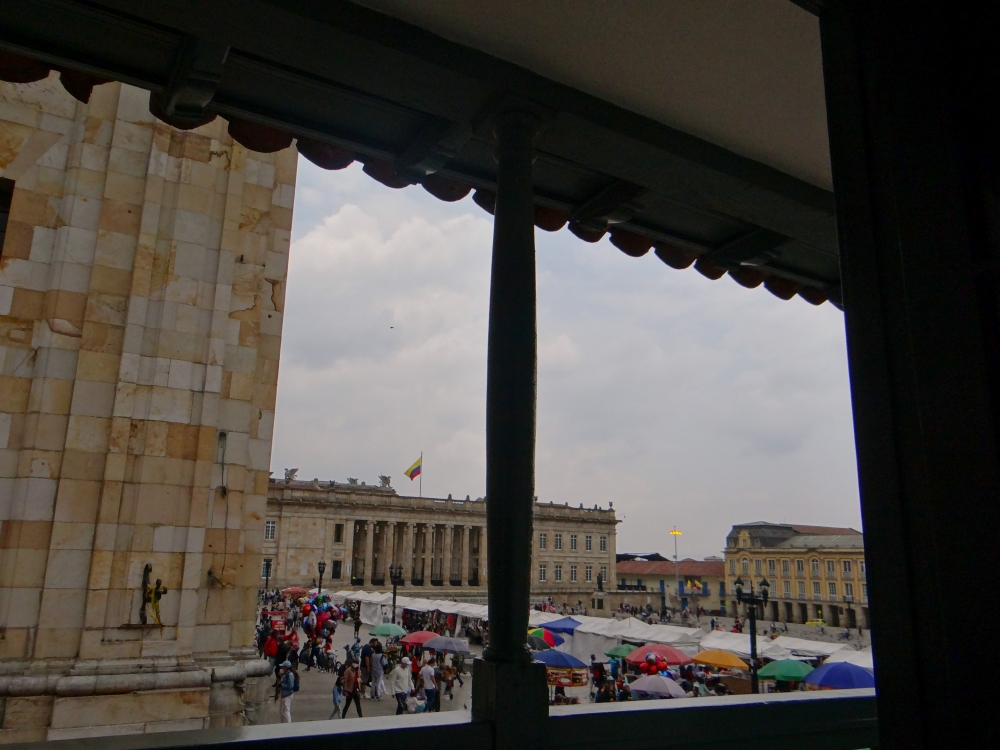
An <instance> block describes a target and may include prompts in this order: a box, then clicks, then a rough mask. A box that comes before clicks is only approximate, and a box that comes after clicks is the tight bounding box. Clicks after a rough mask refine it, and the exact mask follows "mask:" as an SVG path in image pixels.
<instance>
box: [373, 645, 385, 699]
mask: <svg viewBox="0 0 1000 750" xmlns="http://www.w3.org/2000/svg"><path fill="white" fill-rule="evenodd" d="M372 651H373V652H374V653H372V687H371V691H370V695H371V697H372V698H373V699H374V700H377V701H380V700H382V693H384V692H385V680H384V677H385V668H386V666H387V665H388V664H389V660H388V659H387V658H386V656H385V654H383V653H382V644H381V643H379V642H378V641H375V646H374V647H373V648H372Z"/></svg>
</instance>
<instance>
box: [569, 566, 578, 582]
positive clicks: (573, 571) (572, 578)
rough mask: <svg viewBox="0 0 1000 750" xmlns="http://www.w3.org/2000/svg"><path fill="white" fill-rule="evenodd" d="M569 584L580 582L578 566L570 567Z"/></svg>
mask: <svg viewBox="0 0 1000 750" xmlns="http://www.w3.org/2000/svg"><path fill="white" fill-rule="evenodd" d="M569 582H570V583H579V582H580V581H579V577H578V568H577V566H576V565H570V566H569Z"/></svg>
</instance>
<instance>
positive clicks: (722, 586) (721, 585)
mask: <svg viewBox="0 0 1000 750" xmlns="http://www.w3.org/2000/svg"><path fill="white" fill-rule="evenodd" d="M725 595H726V582H725V581H719V596H725Z"/></svg>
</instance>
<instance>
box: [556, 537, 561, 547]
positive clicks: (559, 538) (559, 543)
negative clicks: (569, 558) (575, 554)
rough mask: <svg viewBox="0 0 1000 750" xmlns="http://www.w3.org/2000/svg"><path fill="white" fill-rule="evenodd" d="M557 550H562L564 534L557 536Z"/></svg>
mask: <svg viewBox="0 0 1000 750" xmlns="http://www.w3.org/2000/svg"><path fill="white" fill-rule="evenodd" d="M556 549H562V534H556Z"/></svg>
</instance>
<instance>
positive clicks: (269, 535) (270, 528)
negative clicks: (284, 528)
mask: <svg viewBox="0 0 1000 750" xmlns="http://www.w3.org/2000/svg"><path fill="white" fill-rule="evenodd" d="M257 517H258V518H260V516H257ZM275 524H276V522H275V521H264V538H265V539H267V540H272V539H274V527H275Z"/></svg>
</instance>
